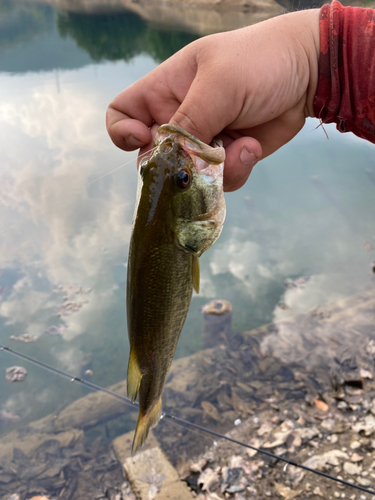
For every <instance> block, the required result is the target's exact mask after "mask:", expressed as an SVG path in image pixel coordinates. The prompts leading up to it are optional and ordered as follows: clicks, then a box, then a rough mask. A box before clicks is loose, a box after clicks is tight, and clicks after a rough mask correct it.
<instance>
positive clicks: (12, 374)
mask: <svg viewBox="0 0 375 500" xmlns="http://www.w3.org/2000/svg"><path fill="white" fill-rule="evenodd" d="M26 375H27V371H26V368H23V367H22V366H11V367H10V368H6V369H5V378H6V380H7V381H8V382H23V381H24V380H25V378H26Z"/></svg>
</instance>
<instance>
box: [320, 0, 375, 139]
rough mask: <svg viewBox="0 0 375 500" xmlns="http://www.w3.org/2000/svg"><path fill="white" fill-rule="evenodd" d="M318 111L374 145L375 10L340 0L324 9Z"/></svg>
mask: <svg viewBox="0 0 375 500" xmlns="http://www.w3.org/2000/svg"><path fill="white" fill-rule="evenodd" d="M319 24H320V57H319V68H318V74H319V77H318V86H317V91H316V95H315V98H314V115H315V116H316V117H317V118H320V119H321V121H322V122H323V123H336V124H337V129H338V130H339V131H340V132H353V133H354V134H356V135H357V136H359V137H362V138H364V139H367V140H369V141H371V142H373V143H375V10H372V9H362V8H359V7H343V6H342V5H341V4H340V3H339V2H337V1H335V2H333V3H332V5H331V6H329V5H324V6H323V7H322V9H321V11H320V21H319Z"/></svg>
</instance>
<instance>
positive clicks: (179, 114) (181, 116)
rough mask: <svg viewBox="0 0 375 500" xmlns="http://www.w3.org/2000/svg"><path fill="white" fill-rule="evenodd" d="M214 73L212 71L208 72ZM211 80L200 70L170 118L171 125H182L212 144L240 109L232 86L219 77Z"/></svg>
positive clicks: (190, 132) (198, 137)
mask: <svg viewBox="0 0 375 500" xmlns="http://www.w3.org/2000/svg"><path fill="white" fill-rule="evenodd" d="M208 73H210V72H208ZM209 76H211V80H210V81H208V79H207V77H206V78H204V77H200V75H199V73H198V74H197V75H196V77H195V79H194V80H193V82H192V84H191V86H190V88H189V90H188V93H187V94H186V96H185V98H184V100H183V101H182V103H181V105H180V106H179V108H178V109H177V111H176V113H175V114H174V115H173V117H172V118H171V119H170V121H169V123H170V124H171V125H178V126H179V127H181V128H183V129H184V130H186V131H187V132H189V134H192V135H194V136H195V137H197V139H200V140H201V141H203V142H205V143H206V144H209V143H210V142H211V141H212V139H213V138H214V137H215V136H216V135H218V134H219V133H220V132H221V131H222V130H223V129H224V128H225V127H227V126H228V125H229V124H230V123H232V121H233V120H234V119H235V117H236V116H237V115H236V109H235V106H233V102H234V99H233V97H234V96H232V95H231V92H230V89H228V88H225V85H224V84H223V83H222V82H215V79H214V80H213V79H212V74H211V75H209Z"/></svg>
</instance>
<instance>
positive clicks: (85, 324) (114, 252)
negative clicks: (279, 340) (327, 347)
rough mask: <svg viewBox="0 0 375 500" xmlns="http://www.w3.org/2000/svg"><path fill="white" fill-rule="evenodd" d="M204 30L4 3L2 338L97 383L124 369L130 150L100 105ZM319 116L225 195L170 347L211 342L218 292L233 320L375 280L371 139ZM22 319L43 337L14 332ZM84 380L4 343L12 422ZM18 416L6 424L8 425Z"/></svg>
mask: <svg viewBox="0 0 375 500" xmlns="http://www.w3.org/2000/svg"><path fill="white" fill-rule="evenodd" d="M197 36H198V35H195V34H192V33H188V32H178V31H171V30H168V29H166V27H157V26H156V25H152V24H149V23H146V22H145V21H143V20H142V19H141V18H139V17H137V16H136V15H135V14H132V13H126V12H123V11H121V12H115V13H107V14H106V13H101V14H83V13H67V12H58V11H55V10H53V9H52V8H51V7H49V6H48V5H42V4H35V5H34V4H31V3H27V4H22V3H12V2H9V1H4V0H3V1H0V152H1V161H0V200H1V203H0V231H1V233H0V234H1V238H0V269H1V271H2V274H1V276H0V287H1V289H0V291H1V292H2V298H1V301H0V343H2V344H5V345H9V346H10V347H13V348H14V349H17V350H19V351H21V352H23V353H26V354H27V355H29V356H32V357H35V358H37V359H38V360H41V361H43V362H45V363H48V364H50V365H53V366H55V367H57V368H60V369H62V370H65V371H69V372H70V373H72V374H73V375H75V376H82V375H83V373H84V371H85V370H86V369H90V370H92V371H93V375H92V377H91V380H92V381H93V382H95V383H97V384H100V385H104V386H107V385H109V384H113V383H115V382H117V381H119V380H123V379H124V378H125V376H126V367H127V357H128V351H129V348H128V340H127V330H126V315H125V280H126V261H127V251H128V244H129V238H130V231H131V219H132V215H133V207H134V202H135V191H136V168H135V161H134V160H135V157H136V153H124V152H122V151H120V150H118V149H116V147H115V146H113V144H112V143H111V141H110V139H109V138H108V136H107V133H106V130H105V124H104V117H105V111H106V107H107V105H108V104H109V102H110V101H111V100H112V99H113V97H114V96H115V95H117V94H118V93H119V92H120V91H121V90H123V89H124V88H125V87H126V86H128V85H130V84H131V83H133V82H134V81H136V80H137V79H139V78H140V77H142V76H143V75H145V74H146V73H148V72H149V71H150V70H152V69H153V68H154V67H155V66H156V65H157V64H158V63H159V62H161V61H162V60H164V59H165V58H167V57H168V56H170V55H171V54H172V53H174V52H175V51H177V50H178V49H179V48H181V47H182V46H184V45H185V44H187V43H189V42H190V41H192V40H194V39H195V38H197ZM317 125H318V121H317V120H313V119H310V120H308V121H307V123H306V126H305V127H304V129H303V130H302V131H301V133H300V134H299V135H298V137H297V138H296V139H295V140H294V141H292V143H291V144H288V145H287V146H285V147H284V148H283V149H282V150H281V151H279V152H278V153H276V154H274V155H273V156H272V157H271V158H267V159H266V160H264V161H262V162H261V163H260V164H259V165H257V167H256V169H255V170H254V172H253V173H252V175H251V178H250V180H249V182H248V183H247V184H246V186H244V187H243V188H242V189H241V190H240V191H238V192H236V193H231V194H228V195H226V201H227V220H226V223H225V227H224V230H223V233H222V236H221V237H220V239H219V241H218V242H217V243H216V244H215V246H214V247H213V248H212V249H211V250H210V251H208V252H207V253H206V254H205V255H204V256H203V257H202V259H201V293H200V295H199V296H194V298H193V300H192V303H191V307H190V311H189V314H188V318H187V321H186V324H185V326H184V329H183V332H182V335H181V338H180V341H179V345H178V348H177V351H176V357H182V356H186V355H188V354H191V353H194V352H196V351H197V350H199V349H201V348H202V346H203V344H202V331H203V320H202V316H201V313H200V312H199V309H200V307H201V306H203V305H204V304H206V303H207V302H209V301H210V300H212V299H226V300H229V301H230V302H231V303H232V306H233V332H234V333H235V332H238V331H244V330H250V329H252V328H255V327H257V326H260V325H262V324H264V323H269V322H272V321H274V320H278V319H281V318H282V317H285V316H289V315H290V314H298V313H306V312H308V311H309V310H311V309H313V308H314V307H315V306H317V305H324V304H327V303H331V302H335V301H337V300H339V299H341V298H344V297H347V296H349V295H351V294H355V293H358V292H360V291H362V290H364V289H366V288H368V287H373V286H374V284H375V283H374V274H373V273H372V272H371V267H370V264H371V263H372V262H373V261H374V259H375V252H374V251H373V250H371V247H368V248H370V250H368V249H366V248H365V247H364V245H363V244H364V242H365V241H366V242H368V243H369V244H371V245H372V247H375V239H374V238H375V227H374V218H373V214H374V212H375V183H374V181H373V180H372V179H374V178H375V165H374V153H375V146H374V145H372V144H369V143H366V142H365V141H361V140H359V139H357V138H356V137H354V136H352V135H340V134H339V133H338V132H336V130H335V128H334V127H333V126H327V127H325V128H326V131H327V133H328V136H329V140H327V138H326V136H325V134H324V132H323V131H322V129H321V128H316V127H317ZM121 165H123V166H122V167H121V168H119V167H120V166H121ZM366 170H369V171H370V174H369V173H366ZM371 173H372V177H371ZM313 176H317V177H318V180H317V179H315V180H314V179H311V177H313ZM299 276H308V277H310V279H309V281H308V282H307V283H306V285H305V286H304V288H292V289H289V288H286V287H285V285H284V280H285V279H287V278H297V277H299ZM72 285H74V286H75V287H76V290H78V287H82V289H83V290H84V291H87V290H88V289H90V290H91V291H90V292H87V293H73V292H72V293H71V297H70V298H71V300H73V301H76V302H79V303H82V305H81V307H80V309H79V310H78V311H76V312H72V314H71V315H69V316H62V317H58V316H57V314H56V313H57V309H58V308H59V307H60V306H61V305H62V303H63V297H64V294H63V293H59V291H58V287H59V286H64V287H66V286H72ZM72 290H73V291H74V289H72ZM281 302H284V303H287V304H288V306H289V307H291V310H283V309H281V308H280V307H278V304H279V303H281ZM53 325H55V326H61V327H64V329H63V332H62V335H60V336H59V335H57V336H52V335H47V334H45V333H44V332H45V331H46V330H47V329H48V328H49V327H51V326H53ZM25 333H27V334H29V335H32V336H35V337H37V338H38V340H37V342H35V343H30V344H23V343H19V342H15V341H12V340H9V338H10V336H11V335H14V336H19V335H22V334H25ZM12 365H23V366H25V367H26V369H27V370H28V376H27V378H26V380H25V381H24V382H23V383H19V384H10V383H8V382H6V381H5V376H4V371H5V368H7V367H9V366H12ZM83 393H84V391H83V389H82V388H80V387H78V386H76V385H72V384H69V382H67V381H66V380H64V379H61V378H59V377H57V376H55V375H49V374H48V373H46V372H45V371H43V370H42V369H40V368H38V367H34V366H32V365H30V364H26V363H24V362H21V361H19V360H17V359H16V358H13V357H12V356H10V355H9V354H7V353H4V352H0V410H3V411H4V410H5V411H8V412H12V413H14V414H16V415H18V416H19V417H21V420H20V422H19V423H17V424H16V425H19V424H22V423H25V422H28V421H31V420H35V419H36V418H39V417H41V416H43V415H45V414H47V413H50V412H52V411H54V410H56V408H58V407H60V406H61V405H64V404H67V403H69V402H71V401H72V400H74V399H75V398H78V397H80V396H81V395H82V394H83ZM10 428H12V425H11V424H10V425H9V424H8V425H5V423H2V422H0V431H6V430H9V429H10Z"/></svg>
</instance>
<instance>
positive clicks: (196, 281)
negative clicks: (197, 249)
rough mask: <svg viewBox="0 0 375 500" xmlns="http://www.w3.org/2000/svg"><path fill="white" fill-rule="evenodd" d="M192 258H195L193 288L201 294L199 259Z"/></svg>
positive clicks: (194, 257)
mask: <svg viewBox="0 0 375 500" xmlns="http://www.w3.org/2000/svg"><path fill="white" fill-rule="evenodd" d="M192 257H193V263H192V273H193V288H194V290H195V292H196V293H199V281H200V271H199V259H198V257H196V256H195V255H193V256H192Z"/></svg>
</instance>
